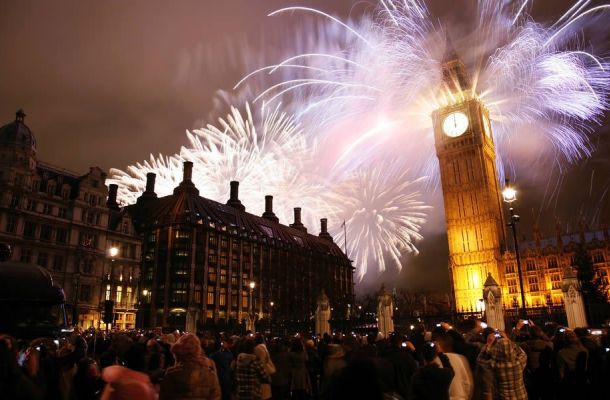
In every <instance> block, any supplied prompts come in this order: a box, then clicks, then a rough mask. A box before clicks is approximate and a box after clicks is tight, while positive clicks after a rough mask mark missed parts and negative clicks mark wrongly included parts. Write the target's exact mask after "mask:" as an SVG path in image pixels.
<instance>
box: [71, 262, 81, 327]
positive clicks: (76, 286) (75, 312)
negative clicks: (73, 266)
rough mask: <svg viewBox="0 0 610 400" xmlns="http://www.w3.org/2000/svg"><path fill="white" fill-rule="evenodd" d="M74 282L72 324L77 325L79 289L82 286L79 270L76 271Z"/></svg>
mask: <svg viewBox="0 0 610 400" xmlns="http://www.w3.org/2000/svg"><path fill="white" fill-rule="evenodd" d="M73 278H74V282H72V283H73V288H74V301H73V304H74V306H73V308H72V326H74V327H76V326H77V325H78V289H79V286H80V274H79V273H78V272H76V273H74V277H73Z"/></svg>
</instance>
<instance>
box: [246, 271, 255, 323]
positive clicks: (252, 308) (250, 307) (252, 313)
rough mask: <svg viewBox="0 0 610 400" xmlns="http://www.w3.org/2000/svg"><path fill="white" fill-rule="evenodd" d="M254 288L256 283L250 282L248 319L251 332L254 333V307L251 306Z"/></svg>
mask: <svg viewBox="0 0 610 400" xmlns="http://www.w3.org/2000/svg"><path fill="white" fill-rule="evenodd" d="M255 287H256V283H254V281H250V301H249V302H248V306H249V307H248V309H249V310H248V315H249V317H250V323H251V324H252V325H251V328H252V330H253V331H254V307H253V305H252V293H253V292H254V288H255Z"/></svg>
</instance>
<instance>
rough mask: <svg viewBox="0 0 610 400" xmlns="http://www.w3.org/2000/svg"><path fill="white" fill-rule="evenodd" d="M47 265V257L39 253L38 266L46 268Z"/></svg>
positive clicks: (45, 254)
mask: <svg viewBox="0 0 610 400" xmlns="http://www.w3.org/2000/svg"><path fill="white" fill-rule="evenodd" d="M48 263H49V255H48V254H47V253H43V252H39V253H38V265H40V266H41V267H44V268H46V267H47V265H48Z"/></svg>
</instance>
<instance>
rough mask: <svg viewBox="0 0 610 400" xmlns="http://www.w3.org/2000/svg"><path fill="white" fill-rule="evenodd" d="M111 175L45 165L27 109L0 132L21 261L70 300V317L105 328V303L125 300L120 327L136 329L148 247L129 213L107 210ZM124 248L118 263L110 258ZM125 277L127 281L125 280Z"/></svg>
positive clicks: (2, 173) (4, 227)
mask: <svg viewBox="0 0 610 400" xmlns="http://www.w3.org/2000/svg"><path fill="white" fill-rule="evenodd" d="M105 179H106V173H105V172H104V171H102V170H101V169H100V168H97V167H92V168H90V169H89V172H87V173H85V174H82V175H81V174H76V173H73V172H70V171H67V170H65V169H62V168H59V167H55V166H52V165H50V164H47V163H44V162H41V161H39V160H38V157H37V149H36V140H35V137H34V135H33V134H32V132H31V131H30V129H29V128H28V127H27V125H25V114H24V113H23V112H22V111H19V112H18V113H17V114H16V118H15V121H13V122H12V123H9V124H6V125H4V126H3V127H1V128H0V241H1V242H6V243H8V244H10V245H11V246H12V248H13V259H14V260H15V261H21V262H25V263H32V264H39V265H41V266H42V267H45V268H46V269H48V270H49V271H50V272H51V275H52V276H53V279H54V280H55V282H56V283H57V284H59V285H60V286H61V287H63V289H64V291H65V294H66V305H67V310H68V315H69V318H71V317H72V315H73V314H74V312H73V309H74V307H76V308H77V309H78V313H77V315H78V320H79V321H78V323H79V325H80V326H82V327H86V328H88V327H100V326H101V327H104V324H103V322H101V317H100V316H101V309H102V307H101V302H102V301H103V300H104V299H105V298H108V297H110V298H112V299H113V300H115V301H117V300H120V301H117V306H118V307H117V316H118V317H120V319H119V320H118V322H119V327H121V328H130V327H135V304H136V301H137V282H138V279H139V258H140V241H139V239H138V237H137V236H136V235H134V232H135V231H134V229H133V226H132V223H131V220H130V218H129V216H128V215H126V214H125V213H124V210H122V209H121V208H119V207H118V205H116V204H115V205H113V206H112V207H109V206H108V205H107V196H108V189H107V187H106V186H105V182H104V181H105ZM112 246H117V247H118V248H119V253H118V255H117V257H116V258H115V260H114V261H113V260H111V259H110V258H109V256H108V249H109V248H110V247H112ZM121 276H122V278H121Z"/></svg>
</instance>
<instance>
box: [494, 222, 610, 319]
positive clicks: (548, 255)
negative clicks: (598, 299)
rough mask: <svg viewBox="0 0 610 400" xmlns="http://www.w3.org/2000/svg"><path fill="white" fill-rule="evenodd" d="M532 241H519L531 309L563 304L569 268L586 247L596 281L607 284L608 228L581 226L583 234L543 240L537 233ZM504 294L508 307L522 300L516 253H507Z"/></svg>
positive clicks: (558, 233) (609, 267)
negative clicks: (563, 291)
mask: <svg viewBox="0 0 610 400" xmlns="http://www.w3.org/2000/svg"><path fill="white" fill-rule="evenodd" d="M533 236H534V237H533V240H530V241H522V242H519V254H520V256H521V262H520V263H521V272H522V274H523V289H524V293H525V302H526V306H528V307H541V306H549V305H559V304H561V303H562V301H563V296H562V291H561V282H562V280H563V276H564V275H563V274H564V270H565V269H566V267H571V266H574V265H575V264H574V261H575V252H576V250H577V249H578V248H579V247H582V248H584V250H586V252H587V254H588V255H589V257H590V258H591V261H592V262H593V267H594V269H595V274H596V277H597V278H600V280H601V281H602V282H603V283H604V284H606V285H608V284H609V282H608V273H609V272H610V232H609V230H608V226H607V225H603V226H601V227H600V229H598V230H593V231H592V230H587V229H586V228H585V227H584V225H582V224H581V227H580V232H578V233H573V234H565V233H562V232H561V230H560V229H559V228H557V229H556V232H555V235H553V236H551V237H546V238H543V237H542V235H541V233H540V231H538V230H537V229H535V230H534V235H533ZM503 265H504V268H503V275H504V276H503V277H502V281H501V284H502V293H503V296H502V297H503V299H504V306H505V308H510V307H514V306H515V304H517V302H518V301H519V300H518V298H519V278H518V274H517V263H516V258H515V253H514V252H513V251H507V252H506V253H505V254H504V263H503Z"/></svg>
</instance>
